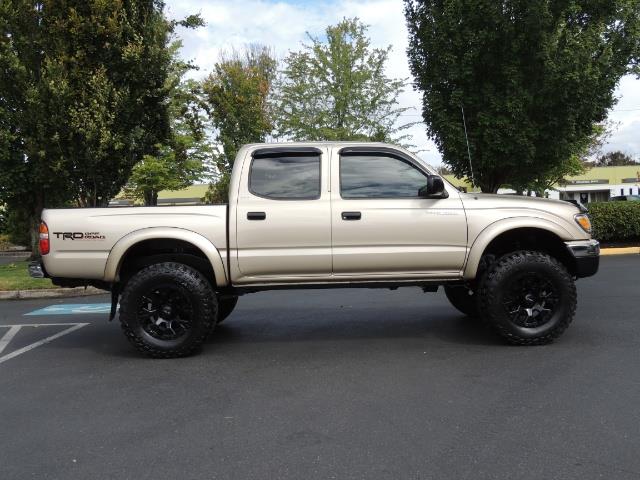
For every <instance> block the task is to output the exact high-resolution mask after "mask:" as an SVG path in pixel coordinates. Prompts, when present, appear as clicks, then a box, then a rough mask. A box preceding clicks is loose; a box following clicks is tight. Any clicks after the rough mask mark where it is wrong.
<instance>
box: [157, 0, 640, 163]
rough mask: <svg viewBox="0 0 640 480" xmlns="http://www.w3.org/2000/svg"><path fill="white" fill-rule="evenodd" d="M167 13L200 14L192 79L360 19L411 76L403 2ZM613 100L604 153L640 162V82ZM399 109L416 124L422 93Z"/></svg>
mask: <svg viewBox="0 0 640 480" xmlns="http://www.w3.org/2000/svg"><path fill="white" fill-rule="evenodd" d="M166 3H167V12H168V14H169V15H170V16H171V17H172V18H181V17H184V16H186V15H190V14H193V13H198V12H200V14H201V15H202V17H203V18H204V19H205V21H206V22H207V26H206V27H204V28H200V29H197V30H181V31H180V32H179V34H180V37H181V38H182V40H183V44H184V47H183V50H182V54H183V56H184V57H185V58H187V59H191V60H193V61H194V63H195V64H196V65H198V66H199V67H200V70H199V71H198V72H195V73H194V74H193V75H194V76H195V77H203V76H205V75H206V74H207V73H208V72H210V71H211V68H212V67H213V65H214V63H215V62H216V60H217V59H218V57H219V55H220V52H221V51H224V50H228V49H230V48H231V47H233V46H235V47H238V46H242V45H246V44H249V43H260V44H263V45H267V46H270V47H272V48H274V50H275V52H276V54H277V55H278V56H279V57H284V56H285V55H286V54H287V52H288V51H289V50H297V49H299V47H300V43H301V42H303V41H305V39H306V32H309V33H311V34H312V35H322V33H323V31H324V28H325V27H326V26H327V25H331V24H335V23H336V22H337V21H339V20H340V19H342V18H343V17H354V16H357V17H359V18H360V19H361V20H362V21H363V22H364V23H366V24H368V25H369V26H370V28H369V32H368V33H369V35H370V37H371V40H372V44H373V46H375V47H386V46H387V45H391V46H392V47H393V50H392V52H391V55H390V58H389V62H388V67H387V73H388V75H389V76H392V77H397V78H409V79H411V74H410V71H409V65H408V61H407V56H406V49H407V45H408V38H407V32H406V26H405V20H404V13H403V3H402V0H362V1H356V0H333V1H330V0H327V1H299V2H293V1H291V2H286V1H266V0H249V1H242V0H240V1H238V0H236V1H228V0H227V1H221V0H219V1H210V2H201V1H197V0H167V2H166ZM616 95H617V96H618V97H619V102H618V105H616V107H614V109H613V111H612V112H611V114H610V119H611V120H612V121H613V122H614V123H616V124H618V123H619V126H618V128H617V130H616V131H615V132H614V133H613V134H612V136H611V137H610V139H609V142H608V144H607V145H605V146H604V148H603V150H605V151H609V150H623V151H626V152H628V153H629V154H631V155H634V156H636V157H640V80H637V79H635V78H633V77H625V78H623V79H622V81H621V82H620V85H619V87H618V89H617V90H616ZM400 102H401V106H402V107H412V108H414V109H415V110H414V111H412V112H407V113H408V114H413V115H416V116H415V117H409V116H407V117H403V120H406V121H407V122H410V121H419V120H421V117H420V105H421V101H420V93H419V92H415V91H413V89H412V88H411V87H408V88H407V91H405V92H404V93H403V94H402V96H401V97H400ZM409 133H411V134H412V135H413V143H414V144H416V146H417V147H418V148H419V149H421V150H427V151H426V152H423V153H421V156H422V157H423V158H424V159H425V160H426V161H428V162H429V163H431V164H438V163H440V154H439V153H438V151H437V150H436V147H435V145H434V144H433V142H431V141H430V140H429V139H428V138H427V135H426V132H425V129H424V126H423V125H417V126H415V127H413V128H412V129H411V130H410V132H409Z"/></svg>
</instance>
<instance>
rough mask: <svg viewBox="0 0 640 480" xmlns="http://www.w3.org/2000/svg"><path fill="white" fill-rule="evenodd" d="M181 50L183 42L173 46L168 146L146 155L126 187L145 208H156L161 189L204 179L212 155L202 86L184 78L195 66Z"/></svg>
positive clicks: (169, 81) (166, 144)
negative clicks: (149, 206)
mask: <svg viewBox="0 0 640 480" xmlns="http://www.w3.org/2000/svg"><path fill="white" fill-rule="evenodd" d="M180 47H181V43H180V42H174V44H173V45H172V46H171V51H172V54H173V63H172V68H171V73H170V75H169V77H168V79H167V82H168V89H169V92H170V93H169V118H170V126H171V133H170V135H169V138H168V139H167V142H166V143H165V144H158V145H157V146H156V147H157V153H156V154H155V155H145V156H144V157H143V158H142V160H141V161H140V162H139V163H137V164H136V165H135V166H134V167H133V170H132V172H131V176H130V177H129V182H128V183H127V185H126V186H125V188H124V191H125V193H126V195H127V196H130V197H132V198H136V199H140V200H143V201H144V203H145V205H157V204H158V193H159V192H160V191H161V190H180V189H183V188H186V187H188V186H189V185H192V184H193V183H194V182H196V181H197V180H201V179H203V178H204V177H205V176H206V171H207V168H208V166H209V164H210V163H211V157H212V155H213V147H212V145H211V144H210V142H209V141H208V136H207V127H208V124H207V120H206V118H205V112H204V110H203V107H204V106H205V105H204V103H203V99H202V92H201V88H200V84H199V82H196V81H195V80H184V78H183V77H184V75H185V74H186V73H187V72H188V71H189V70H191V69H193V68H195V67H194V66H193V65H191V64H190V63H185V62H183V61H181V60H179V58H178V51H179V49H180Z"/></svg>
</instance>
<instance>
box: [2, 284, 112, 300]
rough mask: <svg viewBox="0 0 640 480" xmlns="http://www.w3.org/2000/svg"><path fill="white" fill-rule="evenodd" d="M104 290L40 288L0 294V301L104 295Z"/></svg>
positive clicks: (89, 288)
mask: <svg viewBox="0 0 640 480" xmlns="http://www.w3.org/2000/svg"><path fill="white" fill-rule="evenodd" d="M107 293H108V292H107V291H106V290H100V289H98V288H94V287H87V288H84V287H76V288H42V289H34V290H11V291H7V292H0V300H26V299H30V298H64V297H86V296H90V295H105V294H107Z"/></svg>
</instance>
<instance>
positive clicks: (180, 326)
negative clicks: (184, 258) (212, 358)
mask: <svg viewBox="0 0 640 480" xmlns="http://www.w3.org/2000/svg"><path fill="white" fill-rule="evenodd" d="M216 314H217V300H216V295H215V293H214V292H213V290H212V289H211V285H210V284H209V282H208V281H207V279H206V278H205V277H204V276H203V275H202V274H201V273H200V272H198V271H197V270H195V269H193V268H191V267H189V266H187V265H184V264H182V263H175V262H164V263H157V264H154V265H150V266H148V267H146V268H143V269H142V270H140V271H139V272H138V273H136V274H135V275H134V276H133V277H131V279H130V280H129V281H128V282H127V285H126V287H125V289H124V291H123V293H122V297H121V299H120V323H121V325H122V330H123V331H124V333H125V335H126V337H127V339H128V340H129V341H130V342H131V343H132V344H133V346H134V347H135V348H136V349H137V350H138V351H140V352H141V353H143V354H145V355H147V356H149V357H153V358H174V357H184V356H187V355H190V354H192V353H194V352H195V351H196V350H198V349H199V348H200V347H201V345H202V344H203V343H204V341H205V339H206V338H207V334H208V333H209V332H210V331H211V330H212V329H213V327H214V326H215V318H216Z"/></svg>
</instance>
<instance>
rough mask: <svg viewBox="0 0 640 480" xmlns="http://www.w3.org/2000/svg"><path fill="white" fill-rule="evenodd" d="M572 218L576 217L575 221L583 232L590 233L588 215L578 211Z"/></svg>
mask: <svg viewBox="0 0 640 480" xmlns="http://www.w3.org/2000/svg"><path fill="white" fill-rule="evenodd" d="M573 218H575V219H576V223H577V224H578V225H580V227H582V229H583V230H584V231H585V232H587V233H591V220H590V219H589V215H586V214H584V213H579V214H577V215H576V216H574V217H573Z"/></svg>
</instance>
